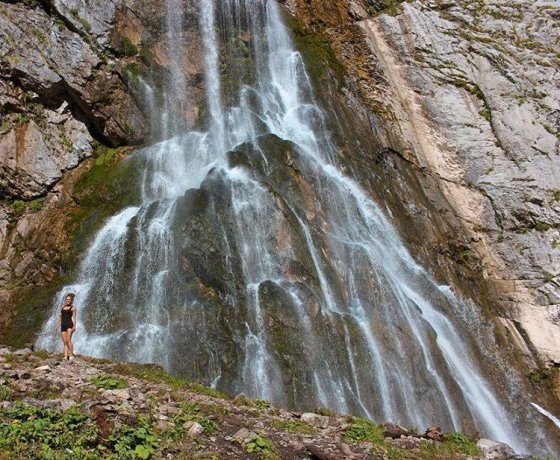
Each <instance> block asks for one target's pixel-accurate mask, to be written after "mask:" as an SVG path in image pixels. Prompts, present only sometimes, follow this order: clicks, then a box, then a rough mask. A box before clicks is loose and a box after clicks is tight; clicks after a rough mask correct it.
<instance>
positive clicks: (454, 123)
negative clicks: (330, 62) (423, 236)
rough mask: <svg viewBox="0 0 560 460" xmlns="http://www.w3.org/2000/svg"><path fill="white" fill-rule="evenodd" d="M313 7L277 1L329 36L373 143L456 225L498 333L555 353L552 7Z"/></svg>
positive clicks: (530, 349)
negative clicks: (365, 109) (375, 135)
mask: <svg viewBox="0 0 560 460" xmlns="http://www.w3.org/2000/svg"><path fill="white" fill-rule="evenodd" d="M319 3H320V2H300V1H298V0H291V1H287V2H286V4H287V6H288V8H289V9H290V10H291V12H292V13H293V14H294V15H296V16H298V17H300V18H302V20H303V22H304V23H305V24H306V25H307V26H308V27H310V28H311V29H313V30H315V31H317V32H320V33H321V34H323V35H324V36H326V37H328V39H329V40H330V41H331V42H332V43H333V47H334V48H335V50H336V54H337V56H338V57H339V58H340V59H341V61H342V63H343V64H344V65H345V66H346V67H347V70H348V72H347V87H348V88H349V89H350V90H351V91H353V92H354V93H357V94H359V95H360V97H361V98H362V100H363V101H365V102H366V104H367V105H368V106H369V108H370V110H372V113H371V115H370V117H371V119H372V120H373V122H374V123H375V124H376V130H377V131H378V132H379V134H380V137H381V139H383V142H384V144H385V145H386V146H387V147H388V148H390V149H391V151H392V152H393V153H395V154H396V155H398V156H399V157H401V159H402V160H404V161H405V162H406V163H408V166H409V168H410V169H411V170H412V171H413V173H414V175H415V176H416V177H417V179H418V180H419V182H420V184H421V187H422V189H423V190H424V191H426V193H427V194H428V196H429V199H430V201H432V203H434V204H435V206H436V207H437V208H439V212H440V213H441V215H442V216H443V219H444V220H445V221H446V223H447V224H450V226H451V227H455V228H456V230H457V232H458V233H459V234H463V235H464V238H463V241H462V242H461V246H462V248H461V249H459V250H458V252H459V253H460V255H461V257H460V259H462V260H458V262H459V264H458V265H459V266H460V265H461V263H463V265H467V264H476V265H477V268H476V272H477V273H476V274H475V278H478V281H477V284H479V286H480V285H482V284H485V285H486V286H488V288H487V290H486V289H485V295H484V297H486V303H487V304H488V305H491V307H490V308H491V309H492V311H493V314H494V315H495V316H496V317H497V318H498V319H499V321H500V322H501V323H502V325H503V326H504V327H505V329H506V330H507V332H506V334H508V335H509V340H510V341H511V342H515V343H516V344H517V345H518V347H519V349H520V350H521V351H522V352H523V353H524V354H525V355H526V357H528V358H529V360H537V362H539V361H540V360H541V359H542V360H543V361H544V362H549V363H553V362H556V363H558V362H559V361H560V342H559V340H560V339H559V338H560V334H559V332H560V329H559V320H558V318H559V317H558V312H559V306H558V303H559V302H558V284H557V281H556V278H555V276H556V275H557V273H558V269H559V266H558V264H559V262H560V259H559V252H558V251H559V249H558V241H560V239H559V237H560V234H559V233H558V230H557V227H558V223H559V218H560V215H559V211H560V206H559V205H558V201H557V200H558V198H559V196H558V192H557V191H558V189H560V183H559V182H558V178H557V170H558V166H559V160H558V158H559V157H558V154H559V142H558V132H559V131H558V129H559V128H558V118H557V117H558V100H559V91H558V87H559V85H558V74H557V72H556V71H555V69H556V68H557V67H558V47H557V45H555V43H556V42H557V38H558V28H557V27H556V25H555V22H557V19H558V11H557V10H555V9H554V7H553V6H552V5H550V4H547V3H546V2H528V1H520V2H517V3H516V5H515V7H514V6H512V5H511V4H510V3H507V2H502V1H492V2H486V3H485V4H484V5H478V4H473V3H472V2H467V1H464V2H463V1H459V2H446V1H431V0H430V1H423V0H418V1H414V2H404V3H403V2H398V1H385V2H373V4H374V6H371V5H372V2H360V1H352V2H332V5H330V6H329V7H328V8H324V7H323V5H322V4H321V5H319ZM398 161H400V160H398ZM405 206H406V207H409V209H410V208H412V207H413V206H415V205H412V204H409V205H406V204H405ZM411 212H414V210H411ZM419 218H420V220H421V219H422V217H421V216H420V217H419ZM405 233H406V231H405ZM450 238H452V237H450ZM430 243H431V242H430ZM424 244H425V243H424ZM419 246H420V245H419ZM417 250H418V252H419V253H420V254H422V253H423V252H424V255H425V256H426V250H425V249H422V248H421V247H417ZM425 258H426V259H428V257H425ZM432 258H433V256H432ZM428 263H429V262H428ZM459 270H461V268H459Z"/></svg>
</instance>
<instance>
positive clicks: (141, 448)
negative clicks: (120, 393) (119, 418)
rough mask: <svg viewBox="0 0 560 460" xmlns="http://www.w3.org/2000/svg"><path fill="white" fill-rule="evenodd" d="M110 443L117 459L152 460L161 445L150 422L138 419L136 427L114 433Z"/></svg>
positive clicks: (120, 429) (125, 427)
mask: <svg viewBox="0 0 560 460" xmlns="http://www.w3.org/2000/svg"><path fill="white" fill-rule="evenodd" d="M109 442H110V443H111V446H112V448H113V450H114V452H115V454H116V458H140V459H144V460H145V459H148V458H150V457H151V456H152V455H153V453H154V451H155V450H156V447H157V446H158V444H159V439H158V437H157V436H156V434H155V432H154V430H153V428H152V426H151V424H150V422H149V420H148V419H147V418H146V417H144V416H140V417H138V422H137V425H136V426H128V425H125V426H122V427H120V428H117V429H115V430H114V431H113V434H112V435H111V436H110V437H109Z"/></svg>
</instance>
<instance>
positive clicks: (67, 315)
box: [60, 307, 74, 332]
mask: <svg viewBox="0 0 560 460" xmlns="http://www.w3.org/2000/svg"><path fill="white" fill-rule="evenodd" d="M60 313H61V316H62V321H61V322H60V332H66V331H67V330H68V329H72V328H73V327H74V322H73V321H72V314H73V312H72V307H70V308H64V307H62V310H61V312H60Z"/></svg>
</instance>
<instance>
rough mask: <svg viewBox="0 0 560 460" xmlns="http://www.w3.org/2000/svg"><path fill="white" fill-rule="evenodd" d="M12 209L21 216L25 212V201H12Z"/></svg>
mask: <svg viewBox="0 0 560 460" xmlns="http://www.w3.org/2000/svg"><path fill="white" fill-rule="evenodd" d="M12 209H13V210H14V212H15V213H17V214H21V213H22V212H23V211H25V201H23V200H14V201H12Z"/></svg>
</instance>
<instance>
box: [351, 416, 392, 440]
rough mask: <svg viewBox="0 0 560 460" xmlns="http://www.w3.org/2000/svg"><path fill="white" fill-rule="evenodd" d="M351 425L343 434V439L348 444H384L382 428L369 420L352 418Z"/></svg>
mask: <svg viewBox="0 0 560 460" xmlns="http://www.w3.org/2000/svg"><path fill="white" fill-rule="evenodd" d="M350 420H351V425H350V427H349V428H347V430H346V431H345V432H344V435H343V438H344V440H345V441H346V442H348V443H358V442H371V443H373V444H384V441H385V436H384V435H383V428H381V427H380V426H379V425H376V424H375V423H373V422H372V421H370V420H366V419H363V418H358V417H352V418H351V419H350Z"/></svg>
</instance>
